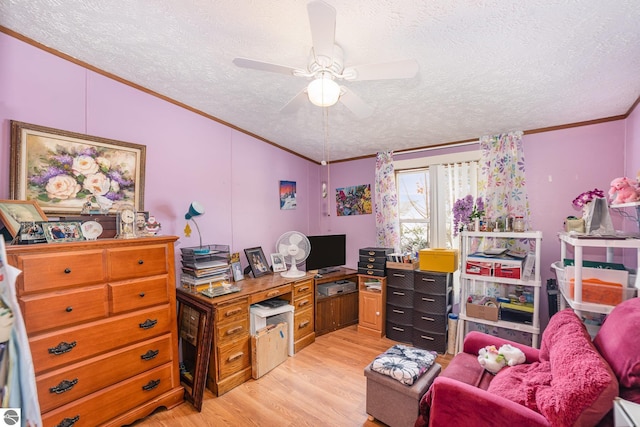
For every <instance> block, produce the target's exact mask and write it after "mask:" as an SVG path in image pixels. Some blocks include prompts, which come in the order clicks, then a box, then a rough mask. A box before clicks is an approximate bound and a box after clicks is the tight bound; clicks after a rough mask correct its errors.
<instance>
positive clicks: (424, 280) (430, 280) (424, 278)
mask: <svg viewBox="0 0 640 427" xmlns="http://www.w3.org/2000/svg"><path fill="white" fill-rule="evenodd" d="M422 281H423V282H435V281H436V279H431V278H429V277H423V278H422Z"/></svg>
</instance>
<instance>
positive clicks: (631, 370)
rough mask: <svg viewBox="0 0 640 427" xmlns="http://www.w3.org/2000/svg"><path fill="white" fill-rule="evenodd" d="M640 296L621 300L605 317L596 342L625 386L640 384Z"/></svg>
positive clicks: (638, 385) (621, 383) (631, 386)
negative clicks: (637, 335) (638, 335)
mask: <svg viewBox="0 0 640 427" xmlns="http://www.w3.org/2000/svg"><path fill="white" fill-rule="evenodd" d="M638 331H640V298H631V299H629V300H627V301H624V302H622V303H620V304H618V305H617V306H616V307H615V309H614V310H613V311H612V312H611V313H610V314H609V315H608V316H607V317H606V319H605V321H604V323H603V324H602V327H601V328H600V330H599V331H598V334H597V335H596V337H595V339H594V340H593V343H594V344H595V346H596V348H597V349H598V351H599V352H600V354H601V355H602V357H604V358H605V360H606V361H607V362H609V365H611V369H613V372H614V373H615V374H616V377H618V381H619V382H620V385H621V386H622V387H627V388H634V387H636V388H637V387H640V340H638V339H631V338H632V337H634V336H635V335H636V334H637V333H638Z"/></svg>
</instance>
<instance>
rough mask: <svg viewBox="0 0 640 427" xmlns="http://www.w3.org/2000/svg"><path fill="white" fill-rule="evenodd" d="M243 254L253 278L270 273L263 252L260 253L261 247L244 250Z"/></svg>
mask: <svg viewBox="0 0 640 427" xmlns="http://www.w3.org/2000/svg"><path fill="white" fill-rule="evenodd" d="M244 254H245V255H246V256H247V261H249V266H250V267H251V271H252V272H253V277H260V276H263V275H265V274H268V273H270V272H271V271H270V270H269V264H268V263H267V259H266V258H265V256H264V252H262V247H260V246H258V247H255V248H248V249H245V250H244Z"/></svg>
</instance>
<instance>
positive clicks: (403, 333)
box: [386, 320, 413, 344]
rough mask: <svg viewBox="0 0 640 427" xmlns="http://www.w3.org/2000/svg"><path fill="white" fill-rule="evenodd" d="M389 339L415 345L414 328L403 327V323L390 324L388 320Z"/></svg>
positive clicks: (387, 332) (387, 331)
mask: <svg viewBox="0 0 640 427" xmlns="http://www.w3.org/2000/svg"><path fill="white" fill-rule="evenodd" d="M386 334H387V338H389V339H390V340H394V341H399V342H404V343H408V344H412V343H413V326H411V325H403V324H401V323H395V322H390V321H388V320H387V329H386Z"/></svg>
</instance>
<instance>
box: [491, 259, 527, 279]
mask: <svg viewBox="0 0 640 427" xmlns="http://www.w3.org/2000/svg"><path fill="white" fill-rule="evenodd" d="M493 275H494V276H495V277H506V278H507V279H520V278H521V277H522V261H521V260H516V259H514V260H503V259H501V260H497V261H495V262H494V263H493Z"/></svg>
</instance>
